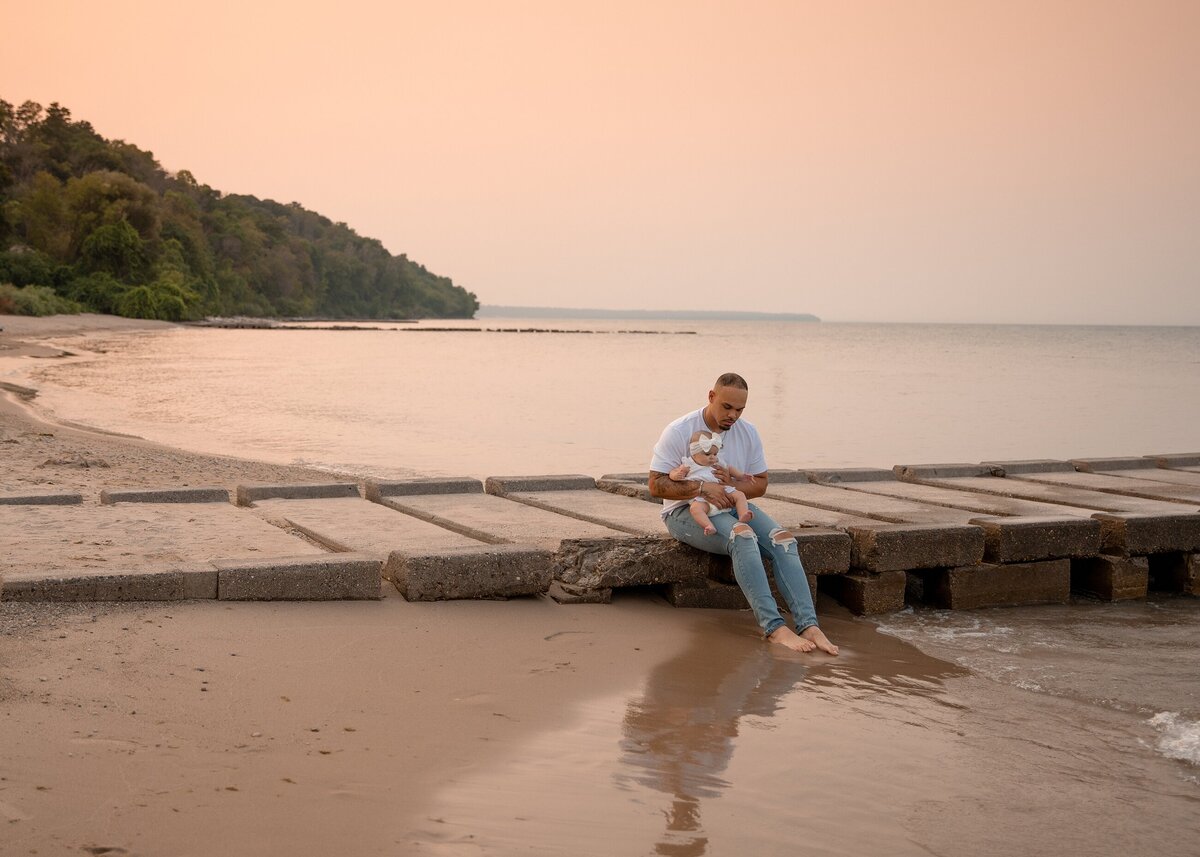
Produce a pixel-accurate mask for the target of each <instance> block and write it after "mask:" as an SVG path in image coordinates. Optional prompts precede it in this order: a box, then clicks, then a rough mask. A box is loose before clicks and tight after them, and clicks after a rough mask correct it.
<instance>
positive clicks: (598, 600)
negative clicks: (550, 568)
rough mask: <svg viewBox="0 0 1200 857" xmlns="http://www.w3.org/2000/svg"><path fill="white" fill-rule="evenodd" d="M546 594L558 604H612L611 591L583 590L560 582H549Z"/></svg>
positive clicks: (607, 589) (606, 589)
mask: <svg viewBox="0 0 1200 857" xmlns="http://www.w3.org/2000/svg"><path fill="white" fill-rule="evenodd" d="M546 594H547V595H549V596H550V598H552V599H553V600H554V601H556V602H557V603H559V604H610V603H612V589H609V588H605V589H584V588H583V587H579V586H572V585H571V584H569V583H563V582H562V581H561V580H553V581H551V582H550V587H549V589H547V591H546Z"/></svg>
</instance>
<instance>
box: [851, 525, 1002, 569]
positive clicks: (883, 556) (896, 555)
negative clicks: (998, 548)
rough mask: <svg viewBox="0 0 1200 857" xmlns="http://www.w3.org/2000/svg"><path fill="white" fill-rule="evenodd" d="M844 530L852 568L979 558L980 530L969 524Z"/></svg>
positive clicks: (916, 565) (915, 565)
mask: <svg viewBox="0 0 1200 857" xmlns="http://www.w3.org/2000/svg"><path fill="white" fill-rule="evenodd" d="M848 532H849V534H850V539H851V548H850V567H851V568H852V569H861V570H864V571H874V572H883V571H904V570H906V569H911V568H944V567H949V566H958V565H971V564H973V563H977V562H980V561H981V560H982V559H983V548H984V534H983V530H982V529H980V528H979V527H975V526H972V525H970V524H879V525H878V526H864V527H858V526H852V527H850V528H849V529H848Z"/></svg>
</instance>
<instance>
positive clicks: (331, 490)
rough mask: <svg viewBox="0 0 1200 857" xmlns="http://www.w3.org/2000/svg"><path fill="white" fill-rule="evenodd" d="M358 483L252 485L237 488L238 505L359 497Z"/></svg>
mask: <svg viewBox="0 0 1200 857" xmlns="http://www.w3.org/2000/svg"><path fill="white" fill-rule="evenodd" d="M359 496H361V495H360V494H359V491H358V483H357V482H316V483H309V484H297V485H268V484H251V485H239V486H237V504H238V505H239V506H249V505H251V504H252V503H256V502H258V501H259V500H325V499H328V498H330V497H359Z"/></svg>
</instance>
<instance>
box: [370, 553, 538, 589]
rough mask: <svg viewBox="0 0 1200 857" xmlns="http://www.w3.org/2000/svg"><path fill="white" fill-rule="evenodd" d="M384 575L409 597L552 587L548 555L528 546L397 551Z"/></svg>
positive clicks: (388, 563)
mask: <svg viewBox="0 0 1200 857" xmlns="http://www.w3.org/2000/svg"><path fill="white" fill-rule="evenodd" d="M383 573H384V576H385V577H386V578H387V579H388V580H390V581H392V583H394V584H395V586H396V588H397V589H398V590H399V591H400V594H401V595H403V596H404V597H405V598H406V599H408V600H409V601H447V600H459V599H479V598H509V597H513V596H519V595H537V594H539V593H542V592H545V591H546V590H547V589H549V587H550V582H551V554H550V552H549V551H545V550H540V549H538V548H534V547H532V546H530V545H478V546H475V547H466V548H455V549H452V550H444V551H439V552H437V553H429V554H407V553H400V552H399V551H397V552H396V553H393V554H392V555H391V557H389V558H388V561H387V564H386V565H385V566H384V570H383Z"/></svg>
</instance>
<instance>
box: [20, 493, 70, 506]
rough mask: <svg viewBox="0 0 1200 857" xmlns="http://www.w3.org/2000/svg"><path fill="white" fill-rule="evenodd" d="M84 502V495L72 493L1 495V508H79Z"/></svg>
mask: <svg viewBox="0 0 1200 857" xmlns="http://www.w3.org/2000/svg"><path fill="white" fill-rule="evenodd" d="M82 502H83V495H82V494H72V493H54V494H5V495H0V506H78V505H79V504H80V503H82Z"/></svg>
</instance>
